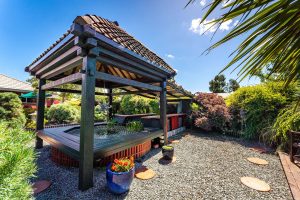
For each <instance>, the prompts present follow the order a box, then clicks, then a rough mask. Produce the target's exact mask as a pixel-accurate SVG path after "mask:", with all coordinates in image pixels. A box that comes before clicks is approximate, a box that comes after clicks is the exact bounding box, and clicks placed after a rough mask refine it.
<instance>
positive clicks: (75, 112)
mask: <svg viewBox="0 0 300 200" xmlns="http://www.w3.org/2000/svg"><path fill="white" fill-rule="evenodd" d="M79 119H80V109H79V107H77V106H72V105H69V104H66V103H63V104H56V105H52V106H51V107H50V108H49V110H48V112H47V120H49V122H50V123H59V124H61V123H73V122H78V121H79Z"/></svg>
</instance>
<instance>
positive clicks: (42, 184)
mask: <svg viewBox="0 0 300 200" xmlns="http://www.w3.org/2000/svg"><path fill="white" fill-rule="evenodd" d="M50 185H51V182H50V181H47V180H42V181H36V182H35V183H33V185H32V188H33V194H34V195H36V194H38V193H40V192H42V191H44V190H46V189H47V188H48V187H49V186H50Z"/></svg>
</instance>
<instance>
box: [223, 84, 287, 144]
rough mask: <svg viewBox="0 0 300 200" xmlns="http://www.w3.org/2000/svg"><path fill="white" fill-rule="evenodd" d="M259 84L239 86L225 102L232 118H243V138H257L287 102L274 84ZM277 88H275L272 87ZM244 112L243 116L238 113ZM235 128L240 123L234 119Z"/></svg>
mask: <svg viewBox="0 0 300 200" xmlns="http://www.w3.org/2000/svg"><path fill="white" fill-rule="evenodd" d="M271 86H272V87H271ZM271 86H270V85H268V84H259V85H256V86H248V87H242V88H239V89H238V90H237V91H235V92H234V93H233V94H232V95H230V96H229V97H228V99H227V101H226V102H227V104H228V106H229V107H230V111H231V112H232V116H233V118H232V119H233V120H244V121H245V128H244V130H243V134H244V136H245V138H248V139H257V138H258V137H259V136H260V134H262V133H263V131H264V128H265V127H269V126H270V125H272V124H273V122H274V120H275V118H276V116H277V114H278V112H279V110H280V109H281V108H283V107H284V106H285V105H286V103H287V97H285V96H284V95H283V93H280V92H279V90H277V89H278V87H277V86H275V85H274V84H271ZM274 88H277V89H274ZM241 112H242V113H244V116H240V114H241ZM234 123H235V124H236V125H237V127H235V128H237V129H239V130H241V129H242V127H238V126H239V125H240V124H241V123H240V122H239V121H234V122H233V124H234Z"/></svg>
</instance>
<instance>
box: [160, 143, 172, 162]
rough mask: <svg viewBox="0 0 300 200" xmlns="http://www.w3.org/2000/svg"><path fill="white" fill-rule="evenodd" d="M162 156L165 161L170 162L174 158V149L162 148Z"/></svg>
mask: <svg viewBox="0 0 300 200" xmlns="http://www.w3.org/2000/svg"><path fill="white" fill-rule="evenodd" d="M162 154H163V157H164V159H165V160H172V159H173V156H174V147H173V146H170V145H165V146H163V147H162Z"/></svg>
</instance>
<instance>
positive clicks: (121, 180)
mask: <svg viewBox="0 0 300 200" xmlns="http://www.w3.org/2000/svg"><path fill="white" fill-rule="evenodd" d="M111 165H112V163H110V164H109V165H107V167H106V182H107V187H108V189H109V191H111V192H112V193H115V194H122V193H125V192H127V191H128V190H129V188H130V185H131V182H132V180H133V177H134V171H135V170H134V167H133V168H132V169H131V170H129V171H128V172H113V171H111V170H110V169H111Z"/></svg>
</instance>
